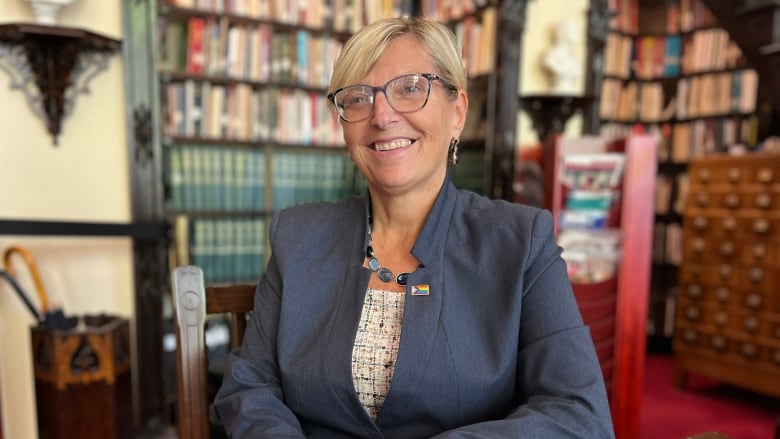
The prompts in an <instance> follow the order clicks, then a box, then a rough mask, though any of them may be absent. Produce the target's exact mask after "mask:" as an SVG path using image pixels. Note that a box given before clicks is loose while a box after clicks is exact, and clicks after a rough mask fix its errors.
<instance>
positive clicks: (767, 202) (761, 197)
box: [755, 194, 772, 209]
mask: <svg viewBox="0 0 780 439" xmlns="http://www.w3.org/2000/svg"><path fill="white" fill-rule="evenodd" d="M755 205H756V207H758V208H759V209H768V208H769V207H770V206H771V205H772V197H771V196H770V195H769V194H758V195H756V201H755Z"/></svg>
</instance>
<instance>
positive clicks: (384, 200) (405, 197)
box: [369, 184, 442, 243]
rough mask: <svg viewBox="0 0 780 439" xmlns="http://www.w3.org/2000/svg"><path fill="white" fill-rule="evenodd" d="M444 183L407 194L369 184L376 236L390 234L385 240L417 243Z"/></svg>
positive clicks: (372, 219) (373, 226)
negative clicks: (379, 188) (372, 186)
mask: <svg viewBox="0 0 780 439" xmlns="http://www.w3.org/2000/svg"><path fill="white" fill-rule="evenodd" d="M441 186H442V185H441V184H439V186H437V187H435V188H434V187H429V188H423V189H420V190H417V191H413V192H405V193H403V194H390V193H388V192H386V191H382V190H378V189H374V188H370V187H369V193H370V203H371V206H370V209H371V221H372V228H373V233H374V235H375V236H376V235H382V236H386V238H385V239H388V240H392V241H408V240H411V241H412V243H413V242H414V241H415V240H416V239H417V236H419V234H420V231H421V230H422V228H423V225H424V224H425V220H426V219H427V218H428V214H429V213H430V211H431V209H432V208H433V203H434V202H435V201H436V197H437V196H438V194H439V191H441Z"/></svg>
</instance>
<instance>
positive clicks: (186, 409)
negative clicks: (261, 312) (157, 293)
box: [173, 265, 256, 439]
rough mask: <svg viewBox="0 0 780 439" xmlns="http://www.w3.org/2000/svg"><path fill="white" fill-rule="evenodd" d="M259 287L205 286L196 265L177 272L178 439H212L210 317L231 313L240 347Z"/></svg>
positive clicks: (235, 344) (231, 329)
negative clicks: (210, 315)
mask: <svg viewBox="0 0 780 439" xmlns="http://www.w3.org/2000/svg"><path fill="white" fill-rule="evenodd" d="M255 288H256V285H253V284H237V285H224V286H209V287H206V286H205V283H204V280H203V271H202V270H201V269H200V268H198V267H196V266H194V265H188V266H182V267H177V268H176V269H175V270H174V272H173V314H174V326H175V331H176V343H177V344H176V346H177V349H176V374H177V381H178V383H177V384H178V407H179V421H178V425H179V437H180V438H182V439H204V438H206V439H207V438H208V437H209V436H210V430H209V428H210V424H209V402H210V401H209V391H208V363H207V362H208V359H207V355H206V352H207V350H206V341H205V338H204V335H205V333H204V330H205V328H204V325H205V322H206V314H224V313H226V314H228V315H229V332H230V349H231V350H232V349H235V348H236V347H238V346H239V345H240V344H241V340H242V339H243V337H244V330H245V329H246V319H247V314H249V312H250V311H252V307H253V303H254V294H255Z"/></svg>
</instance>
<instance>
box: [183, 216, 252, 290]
mask: <svg viewBox="0 0 780 439" xmlns="http://www.w3.org/2000/svg"><path fill="white" fill-rule="evenodd" d="M188 223H189V225H186V226H185V227H188V228H189V230H188V232H189V234H188V235H189V236H188V237H187V238H186V239H188V240H187V242H188V244H189V256H190V258H191V261H192V263H193V264H195V265H198V266H199V267H201V268H202V269H203V277H204V278H205V280H206V282H207V283H219V282H235V281H236V280H241V281H258V280H259V279H260V277H261V276H262V274H263V271H264V267H265V247H266V238H265V237H266V219H265V218H262V217H258V218H192V219H190V220H189V221H188ZM179 237H181V235H179Z"/></svg>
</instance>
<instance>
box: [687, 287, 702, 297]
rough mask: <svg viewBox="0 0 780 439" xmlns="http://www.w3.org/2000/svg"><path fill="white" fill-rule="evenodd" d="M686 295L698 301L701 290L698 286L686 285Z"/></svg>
mask: <svg viewBox="0 0 780 439" xmlns="http://www.w3.org/2000/svg"><path fill="white" fill-rule="evenodd" d="M688 295H689V296H691V297H692V298H694V299H698V298H700V297H701V295H702V288H701V285H699V284H690V285H688Z"/></svg>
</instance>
